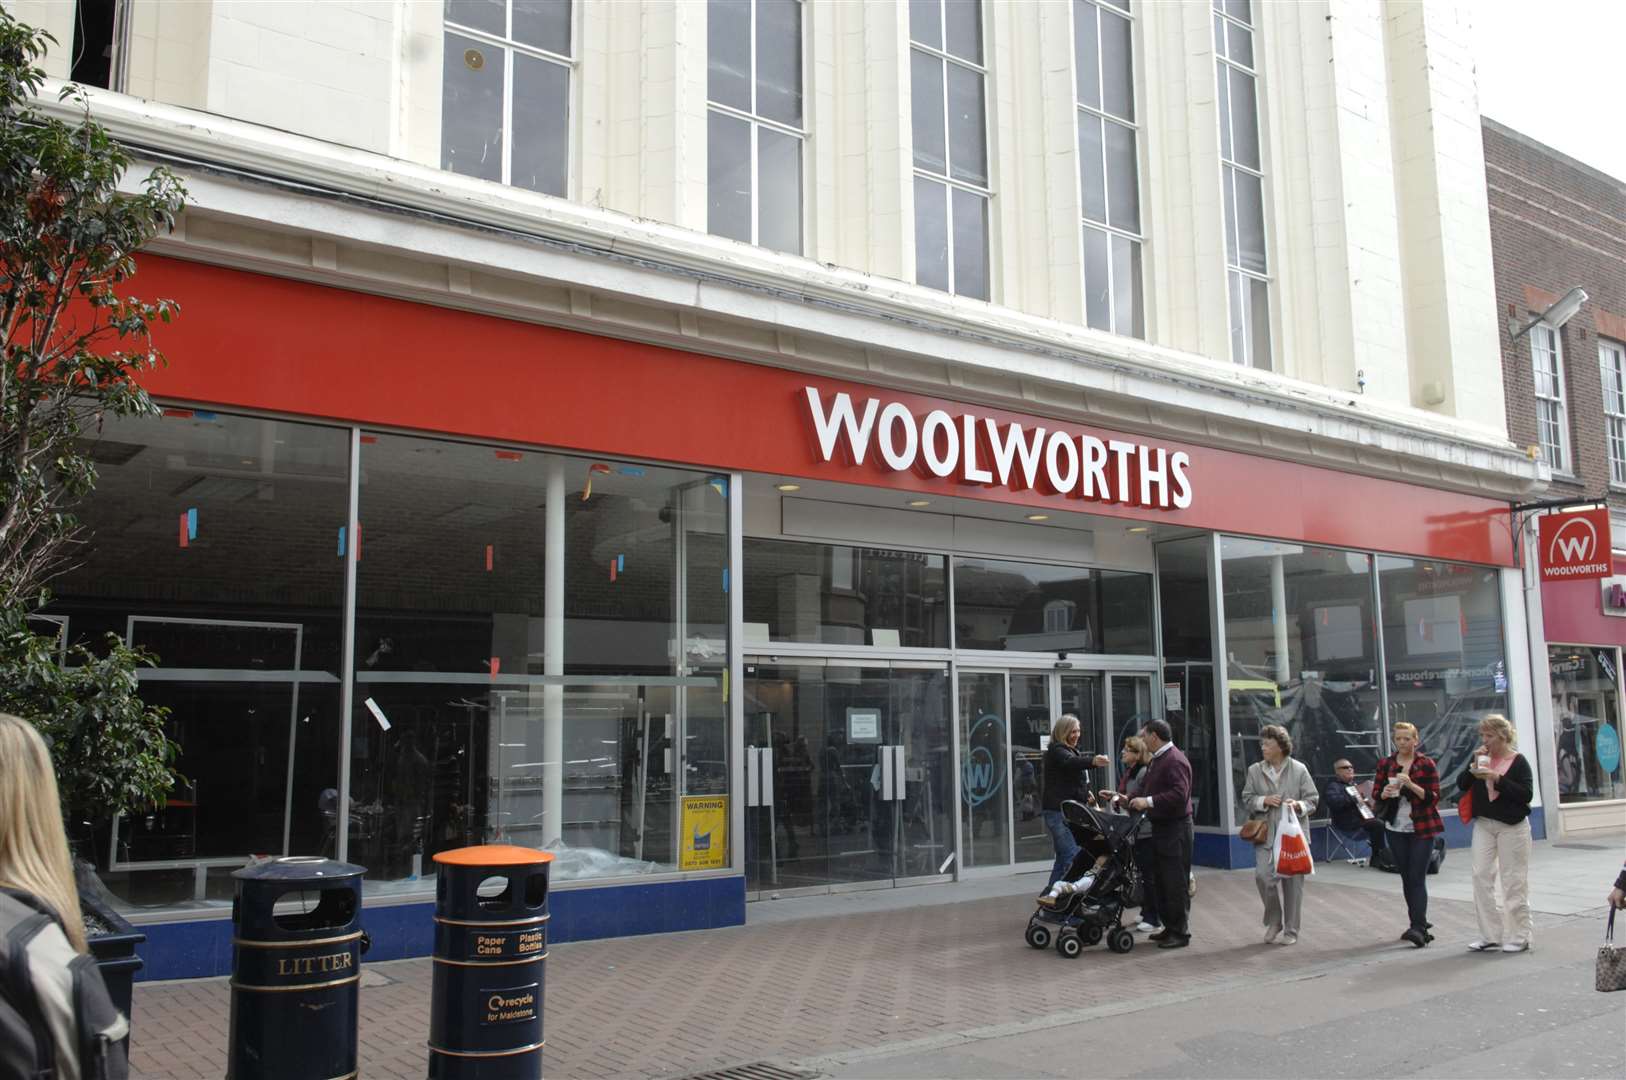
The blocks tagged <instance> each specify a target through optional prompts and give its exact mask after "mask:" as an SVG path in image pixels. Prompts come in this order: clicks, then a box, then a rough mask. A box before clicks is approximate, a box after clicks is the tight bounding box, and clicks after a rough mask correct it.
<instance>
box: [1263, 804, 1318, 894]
mask: <svg viewBox="0 0 1626 1080" xmlns="http://www.w3.org/2000/svg"><path fill="white" fill-rule="evenodd" d="M1271 865H1272V866H1274V867H1275V868H1276V876H1277V877H1298V876H1300V875H1302V874H1313V873H1315V860H1314V859H1312V858H1311V857H1310V838H1309V837H1308V836H1306V835H1305V834H1304V829H1303V828H1301V827H1300V826H1299V816H1298V815H1297V814H1295V813H1294V812H1293V811H1292V810H1290V809H1289V808H1288V806H1287V804H1286V803H1283V804H1282V823H1281V825H1279V826H1277V828H1276V841H1275V843H1274V844H1273V845H1272V846H1271Z"/></svg>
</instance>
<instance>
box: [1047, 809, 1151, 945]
mask: <svg viewBox="0 0 1626 1080" xmlns="http://www.w3.org/2000/svg"><path fill="white" fill-rule="evenodd" d="M1061 812H1062V816H1063V817H1064V818H1065V819H1066V821H1067V828H1068V829H1069V830H1070V831H1071V832H1072V834H1073V839H1074V840H1077V841H1078V849H1079V850H1078V855H1077V856H1075V857H1074V859H1073V865H1072V866H1070V867H1068V868H1067V877H1066V881H1067V882H1068V883H1070V884H1072V885H1073V886H1074V887H1073V888H1068V887H1066V886H1063V887H1062V888H1061V889H1060V890H1059V895H1056V896H1055V897H1053V898H1052V897H1050V896H1048V894H1047V896H1046V897H1041V902H1040V903H1039V904H1038V910H1036V911H1035V912H1034V913H1033V915H1032V917H1031V918H1029V919H1028V929H1027V934H1026V938H1027V943H1028V944H1029V945H1032V946H1033V947H1034V948H1035V949H1043V948H1045V947H1047V946H1049V945H1050V944H1051V943H1052V942H1054V943H1055V946H1056V951H1057V952H1059V953H1061V955H1063V956H1065V957H1067V959H1069V960H1072V959H1076V958H1077V956H1078V955H1079V953H1081V952H1083V951H1084V946H1086V945H1097V944H1100V942H1101V939H1102V938H1103V937H1105V938H1106V942H1107V948H1109V949H1111V950H1112V951H1113V952H1115V953H1126V952H1128V951H1129V950H1130V949H1133V948H1134V947H1135V935H1134V932H1133V931H1131V930H1130V929H1129V927H1127V926H1124V925H1123V914H1124V908H1126V907H1129V906H1131V905H1134V904H1138V903H1140V872H1139V871H1138V870H1137V869H1136V868H1135V830H1136V829H1137V828H1138V827H1139V826H1140V823H1141V819H1142V818H1143V817H1145V815H1144V814H1143V813H1141V812H1139V811H1137V812H1135V813H1132V814H1113V813H1109V812H1107V811H1105V810H1097V809H1095V808H1093V807H1089V806H1085V805H1084V804H1083V803H1079V802H1073V801H1071V800H1068V801H1066V802H1064V803H1062V804H1061ZM1103 856H1104V857H1105V861H1104V862H1102V863H1101V866H1100V867H1099V869H1093V868H1094V867H1095V863H1096V861H1097V860H1098V859H1100V858H1101V857H1103ZM1092 872H1093V873H1094V879H1093V880H1092V881H1090V882H1089V884H1088V886H1087V887H1083V888H1081V887H1078V886H1082V885H1083V879H1084V877H1085V876H1086V875H1088V874H1090V873H1092Z"/></svg>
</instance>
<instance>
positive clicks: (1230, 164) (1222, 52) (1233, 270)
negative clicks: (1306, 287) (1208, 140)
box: [1209, 0, 1276, 370]
mask: <svg viewBox="0 0 1626 1080" xmlns="http://www.w3.org/2000/svg"><path fill="white" fill-rule="evenodd" d="M1261 7H1263V4H1261V3H1260V0H1253V3H1252V4H1251V6H1250V9H1249V17H1250V21H1249V22H1243V21H1242V20H1241V19H1237V18H1233V17H1232V16H1231V14H1230V13H1229V12H1228V11H1226V10H1225V4H1224V2H1223V0H1210V4H1209V16H1210V22H1211V23H1218V25H1219V26H1227V25H1235V26H1240V27H1242V28H1243V29H1244V30H1246V31H1247V32H1248V34H1249V41H1250V42H1251V44H1252V47H1253V55H1254V62H1253V65H1252V66H1249V65H1246V64H1241V63H1238V62H1237V61H1235V60H1233V59H1231V56H1230V48H1229V46H1228V45H1225V46H1224V47H1223V48H1222V43H1221V42H1220V41H1219V39H1218V35H1217V34H1216V35H1215V36H1214V40H1213V41H1212V45H1213V48H1214V64H1215V72H1216V81H1217V77H1218V73H1219V72H1220V71H1228V70H1236V71H1239V72H1241V73H1242V74H1244V75H1246V76H1247V77H1248V78H1249V79H1252V80H1253V100H1254V118H1253V123H1254V131H1255V133H1256V134H1257V136H1258V140H1259V167H1258V168H1254V167H1253V166H1251V165H1244V164H1241V163H1240V162H1238V161H1235V160H1233V158H1234V157H1235V156H1236V154H1235V151H1236V132H1235V131H1234V130H1233V131H1232V132H1231V150H1232V154H1231V157H1226V156H1225V153H1224V148H1223V147H1224V140H1223V139H1222V140H1221V150H1220V193H1221V195H1220V198H1221V201H1222V202H1224V203H1225V206H1224V207H1223V213H1224V214H1225V215H1226V217H1227V218H1228V221H1227V222H1226V223H1227V224H1228V225H1229V226H1230V229H1231V235H1232V236H1235V237H1236V246H1237V258H1236V259H1235V260H1233V259H1232V258H1231V253H1230V251H1229V250H1227V251H1226V253H1225V295H1226V307H1227V311H1229V308H1230V296H1231V290H1232V289H1233V288H1234V287H1236V286H1235V285H1233V279H1237V280H1238V282H1239V284H1240V287H1241V290H1242V303H1241V304H1240V305H1239V306H1238V310H1239V311H1241V313H1242V318H1243V327H1242V343H1243V348H1244V350H1245V351H1246V356H1245V358H1244V359H1241V360H1239V359H1237V357H1236V355H1235V353H1234V352H1233V354H1232V356H1231V361H1232V362H1233V363H1235V364H1238V365H1241V366H1244V367H1255V368H1263V369H1265V370H1274V368H1275V356H1274V353H1275V351H1276V335H1275V333H1274V332H1269V331H1271V329H1272V328H1270V327H1267V328H1266V329H1267V332H1269V333H1268V338H1269V341H1270V349H1271V353H1272V354H1273V355H1271V356H1267V357H1265V358H1264V363H1260V362H1259V358H1258V357H1257V356H1255V355H1254V354H1253V342H1254V331H1255V327H1254V325H1253V323H1252V322H1251V318H1252V311H1251V306H1250V304H1249V303H1248V297H1249V289H1248V284H1247V282H1248V280H1253V281H1260V282H1263V283H1264V285H1265V296H1266V300H1267V302H1266V318H1267V319H1268V318H1269V313H1270V311H1271V310H1272V309H1273V308H1274V306H1275V305H1274V304H1273V303H1271V302H1270V294H1271V291H1272V290H1271V275H1270V267H1271V265H1272V261H1273V260H1272V259H1271V257H1270V249H1271V235H1270V214H1269V213H1268V200H1267V199H1265V197H1264V193H1265V192H1266V191H1268V183H1267V178H1266V176H1265V168H1264V166H1265V125H1264V118H1263V115H1262V113H1263V110H1262V109H1260V108H1259V102H1260V100H1261V98H1262V94H1261V90H1260V79H1259V59H1258V58H1259V27H1258V24H1257V23H1255V22H1252V21H1251V20H1254V19H1257V18H1258V17H1259V11H1260V9H1261ZM1215 104H1216V105H1217V104H1218V98H1216V99H1215ZM1234 109H1235V102H1234V100H1233V99H1232V98H1231V96H1230V95H1229V94H1227V95H1226V110H1227V115H1223V116H1220V117H1219V122H1220V125H1221V127H1222V128H1223V127H1225V126H1226V125H1229V124H1230V123H1231V116H1230V115H1229V113H1230V112H1231V111H1232V110H1234ZM1226 169H1232V170H1234V171H1236V172H1239V173H1247V174H1248V175H1249V176H1253V177H1257V178H1258V180H1259V189H1260V192H1261V200H1262V205H1261V206H1260V212H1259V222H1260V227H1261V230H1262V231H1263V233H1264V241H1265V272H1264V273H1260V272H1259V271H1257V270H1250V269H1248V268H1247V267H1244V266H1243V265H1242V258H1241V250H1242V222H1241V219H1240V215H1239V214H1238V213H1237V209H1236V203H1237V192H1238V191H1239V190H1240V188H1239V187H1238V186H1237V185H1236V184H1232V185H1231V198H1230V199H1229V200H1226V199H1225V198H1224V191H1225V170H1226ZM1227 318H1229V315H1227ZM1231 329H1232V330H1233V331H1235V330H1236V327H1232V328H1231Z"/></svg>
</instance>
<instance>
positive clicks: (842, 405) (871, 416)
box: [807, 386, 880, 465]
mask: <svg viewBox="0 0 1626 1080" xmlns="http://www.w3.org/2000/svg"><path fill="white" fill-rule="evenodd" d="M879 404H880V403H879V402H877V401H876V400H875V399H874V398H870V399H869V400H868V401H867V402H865V403H864V419H863V421H862V422H860V421H859V419H858V418H857V417H856V416H854V415H853V402H852V398H850V397H848V396H847V395H846V394H837V395H836V398H835V401H834V402H832V403H831V405H830V413H829V415H828V416H827V415H825V412H824V404H823V402H821V401H820V400H819V392H818V390H817V389H816V388H814V387H811V386H809V387H808V388H807V405H808V408H809V409H810V410H811V411H812V413H813V427H814V429H815V430H816V431H817V432H818V435H819V453H820V455H822V456H823V458H824V460H825V461H831V460H833V459H834V458H835V456H836V441H837V438H838V436H839V435H840V434H841V432H842V430H843V429H845V431H846V432H847V448H848V450H849V451H850V452H851V453H852V460H853V464H854V465H862V464H863V463H864V451H865V450H866V449H868V447H869V436H870V432H871V431H872V430H873V429H874V426H875V410H876V408H877V407H879Z"/></svg>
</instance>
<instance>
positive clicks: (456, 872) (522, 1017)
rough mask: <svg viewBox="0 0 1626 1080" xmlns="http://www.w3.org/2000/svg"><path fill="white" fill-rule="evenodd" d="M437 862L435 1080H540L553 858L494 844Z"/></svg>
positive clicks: (432, 1011) (432, 1020) (432, 1021)
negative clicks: (544, 977)
mask: <svg viewBox="0 0 1626 1080" xmlns="http://www.w3.org/2000/svg"><path fill="white" fill-rule="evenodd" d="M435 862H436V864H437V867H436V869H437V874H436V882H435V956H434V974H433V977H432V980H431V982H430V990H429V1076H430V1080H473V1078H478V1080H510V1078H515V1080H520V1078H523V1080H536V1078H538V1077H540V1076H541V1075H542V1045H543V1039H542V999H543V982H544V980H543V973H544V968H545V961H546V960H547V956H548V864H549V863H551V862H553V856H552V855H549V854H548V853H547V852H544V851H536V850H533V849H531V848H522V847H510V846H507V845H502V844H491V845H486V846H484V847H468V848H458V849H457V850H455V851H442V852H440V853H439V854H437V855H436V856H435Z"/></svg>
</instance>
